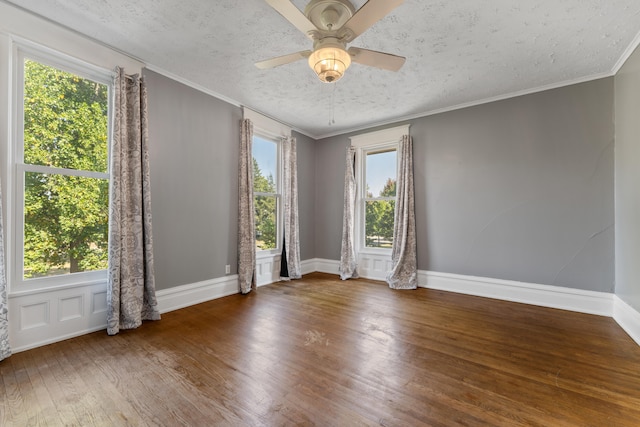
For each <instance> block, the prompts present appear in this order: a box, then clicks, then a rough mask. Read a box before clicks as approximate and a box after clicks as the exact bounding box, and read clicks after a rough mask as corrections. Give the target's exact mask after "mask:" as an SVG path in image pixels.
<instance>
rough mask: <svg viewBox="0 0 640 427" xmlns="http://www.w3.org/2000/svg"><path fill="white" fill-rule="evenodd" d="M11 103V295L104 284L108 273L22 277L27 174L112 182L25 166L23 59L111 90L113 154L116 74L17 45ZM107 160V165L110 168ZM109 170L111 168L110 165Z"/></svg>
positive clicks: (94, 174)
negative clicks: (25, 175)
mask: <svg viewBox="0 0 640 427" xmlns="http://www.w3.org/2000/svg"><path fill="white" fill-rule="evenodd" d="M12 51H13V52H12V63H13V64H12V65H13V67H12V70H11V74H12V94H11V97H12V101H11V105H12V107H11V110H12V112H11V116H12V117H11V128H12V132H11V138H10V154H9V156H8V158H9V159H10V175H11V179H10V181H11V185H10V187H8V188H9V189H10V191H9V192H10V194H9V201H10V202H9V205H10V206H11V207H10V208H8V209H7V211H8V212H9V211H10V212H11V215H10V217H11V222H10V223H9V224H10V226H9V234H10V237H9V244H8V245H7V247H8V248H13V250H12V251H9V254H8V255H9V256H8V260H7V261H8V262H7V273H8V274H7V275H8V277H9V278H10V280H9V294H10V295H18V294H20V295H23V294H29V293H32V292H38V291H42V290H52V289H66V288H70V287H77V286H82V285H93V284H96V283H101V282H105V281H106V279H107V270H106V269H105V270H96V271H86V272H78V273H71V274H63V275H59V276H49V277H39V278H33V279H27V280H25V279H24V278H23V276H22V274H23V264H24V235H23V230H24V173H25V172H38V173H62V174H63V175H74V176H83V177H89V178H101V179H109V171H107V172H93V171H77V170H73V171H72V170H69V169H62V168H55V167H49V166H40V165H27V164H25V163H24V159H23V155H24V135H23V132H24V128H23V120H24V110H23V105H22V100H23V99H24V67H23V64H24V60H25V58H28V59H31V60H34V61H37V62H40V63H42V64H46V65H49V66H52V67H55V68H58V69H60V70H63V71H66V72H70V73H73V74H76V75H79V76H81V77H84V78H87V79H90V80H93V81H95V82H98V83H101V84H105V85H107V86H108V88H109V89H108V90H109V108H108V111H109V117H108V118H107V120H108V122H109V126H108V131H109V135H108V136H107V141H108V142H107V144H108V145H107V150H109V151H108V156H109V155H110V147H111V136H112V135H111V131H112V124H113V79H114V76H115V74H114V71H112V70H107V69H104V68H101V67H97V66H94V65H92V64H89V63H87V62H84V61H81V60H78V59H76V58H73V57H71V56H69V55H66V54H63V53H58V52H56V51H54V50H52V49H49V48H46V47H40V46H38V45H36V44H34V43H31V42H26V41H23V42H14V43H13V47H12ZM109 163H110V162H109V161H107V165H109ZM107 167H108V166H107Z"/></svg>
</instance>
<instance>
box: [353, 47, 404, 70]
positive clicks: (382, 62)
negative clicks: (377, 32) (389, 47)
mask: <svg viewBox="0 0 640 427" xmlns="http://www.w3.org/2000/svg"><path fill="white" fill-rule="evenodd" d="M348 52H349V55H351V60H352V61H353V62H357V63H358V64H362V65H368V66H370V67H376V68H382V69H383V70H389V71H398V70H399V69H400V68H402V66H403V65H404V61H405V60H406V58H404V57H402V56H397V55H392V54H390V53H384V52H377V51H375V50H369V49H362V48H359V47H350V48H349V50H348Z"/></svg>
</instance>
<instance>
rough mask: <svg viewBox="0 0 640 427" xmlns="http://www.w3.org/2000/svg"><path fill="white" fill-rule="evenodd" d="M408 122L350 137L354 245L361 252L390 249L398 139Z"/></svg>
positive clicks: (406, 131) (403, 132)
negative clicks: (355, 193) (354, 200)
mask: <svg viewBox="0 0 640 427" xmlns="http://www.w3.org/2000/svg"><path fill="white" fill-rule="evenodd" d="M408 133H409V126H408V125H407V126H398V127H395V128H390V129H385V130H382V131H377V132H371V133H367V134H362V135H357V136H354V137H351V144H352V145H353V146H354V147H356V181H357V188H358V202H357V205H356V233H355V234H356V240H357V242H356V246H357V247H358V249H359V251H360V252H362V251H364V252H367V251H370V252H376V253H378V252H379V253H390V251H391V248H392V247H393V225H394V215H395V205H396V180H397V169H398V143H399V141H400V139H401V138H402V135H405V134H408Z"/></svg>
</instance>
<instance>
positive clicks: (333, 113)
mask: <svg viewBox="0 0 640 427" xmlns="http://www.w3.org/2000/svg"><path fill="white" fill-rule="evenodd" d="M337 84H338V83H337V82H336V83H332V84H331V85H332V86H333V88H332V90H331V119H330V120H329V126H331V125H333V124H335V123H336V105H335V104H336V85H337Z"/></svg>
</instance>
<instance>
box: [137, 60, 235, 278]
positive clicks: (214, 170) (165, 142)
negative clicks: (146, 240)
mask: <svg viewBox="0 0 640 427" xmlns="http://www.w3.org/2000/svg"><path fill="white" fill-rule="evenodd" d="M143 75H144V77H145V79H146V81H147V86H148V101H149V142H150V146H149V162H150V168H151V206H152V215H153V238H154V258H155V268H156V286H157V288H158V289H166V288H170V287H173V286H178V285H184V284H190V283H195V282H200V281H203V280H209V279H212V278H216V277H222V276H224V275H225V264H230V265H231V266H232V267H231V268H232V273H235V272H236V270H237V209H238V208H237V206H238V179H237V172H236V171H237V164H238V148H237V147H238V141H239V140H240V126H239V121H240V120H241V118H242V111H241V109H240V108H237V107H234V106H231V105H230V104H227V103H225V102H224V101H221V100H218V99H216V98H214V97H212V96H209V95H207V94H204V93H202V92H199V91H197V90H195V89H191V88H189V87H187V86H185V85H183V84H181V83H178V82H176V81H173V80H171V79H168V78H166V77H164V76H161V75H159V74H157V73H154V72H153V71H150V70H146V69H145V70H144V72H143Z"/></svg>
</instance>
